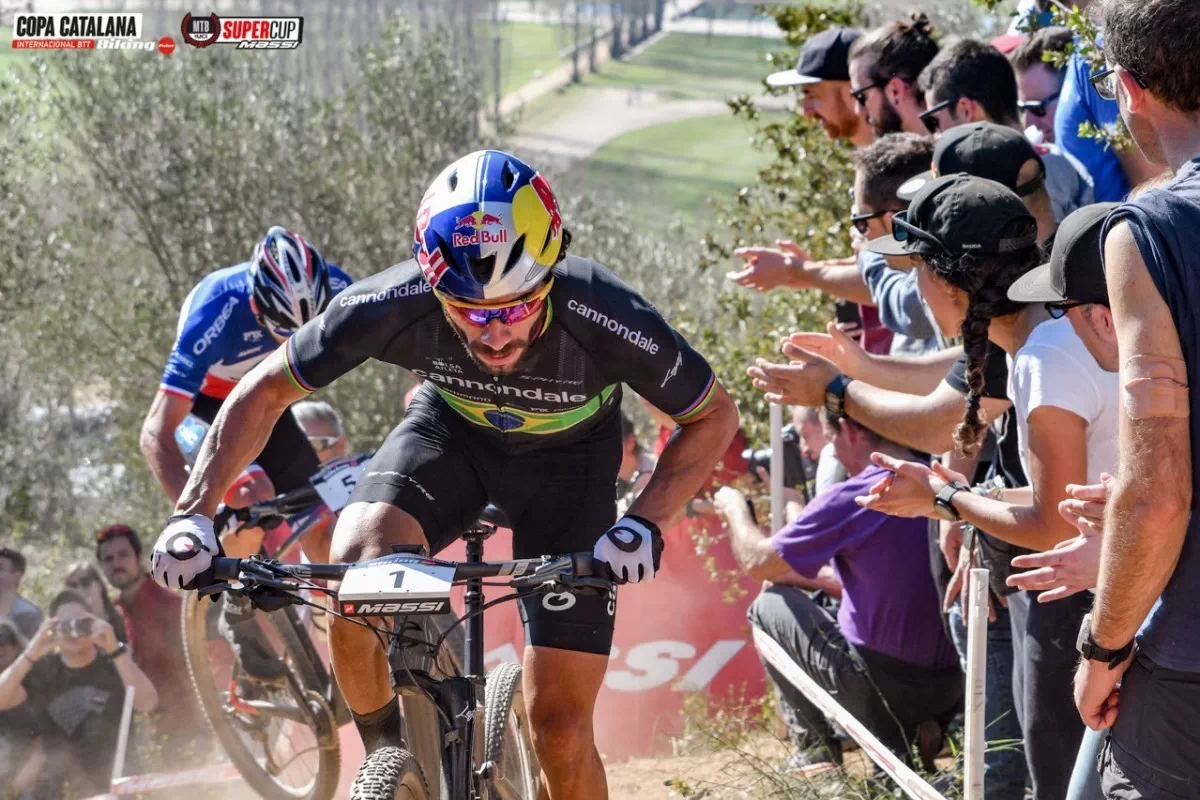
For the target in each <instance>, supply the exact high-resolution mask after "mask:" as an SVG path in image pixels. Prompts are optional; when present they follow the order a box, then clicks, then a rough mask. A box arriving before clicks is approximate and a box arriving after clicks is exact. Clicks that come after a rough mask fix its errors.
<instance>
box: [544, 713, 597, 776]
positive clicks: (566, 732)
mask: <svg viewBox="0 0 1200 800" xmlns="http://www.w3.org/2000/svg"><path fill="white" fill-rule="evenodd" d="M529 727H530V730H531V732H532V733H533V741H534V746H535V747H536V749H537V751H538V755H539V757H540V759H541V762H542V764H543V765H545V764H546V763H547V759H548V758H549V759H550V760H551V761H552V762H553V763H571V762H573V761H575V760H576V759H580V758H584V757H586V756H587V754H588V753H590V752H591V751H592V749H593V748H594V743H593V737H592V721H591V720H590V719H588V718H585V717H584V716H583V715H581V714H579V713H578V711H577V710H576V709H573V708H571V707H569V706H567V705H565V704H562V703H556V704H549V703H545V704H538V703H535V704H531V706H530V708H529Z"/></svg>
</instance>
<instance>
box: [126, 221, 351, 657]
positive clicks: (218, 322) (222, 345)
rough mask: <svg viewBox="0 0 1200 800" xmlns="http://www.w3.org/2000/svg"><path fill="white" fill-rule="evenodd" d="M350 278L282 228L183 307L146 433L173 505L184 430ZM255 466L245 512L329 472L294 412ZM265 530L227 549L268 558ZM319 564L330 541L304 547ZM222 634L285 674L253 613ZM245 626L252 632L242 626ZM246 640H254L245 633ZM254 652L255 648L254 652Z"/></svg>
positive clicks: (239, 502) (245, 486)
mask: <svg viewBox="0 0 1200 800" xmlns="http://www.w3.org/2000/svg"><path fill="white" fill-rule="evenodd" d="M350 282H351V281H350V278H349V276H347V275H346V273H344V272H343V271H342V270H340V269H338V268H337V267H336V266H334V265H332V264H328V263H327V262H326V261H325V259H324V258H322V257H321V254H320V253H319V252H317V249H316V248H315V247H313V246H312V245H311V244H309V243H308V242H306V241H305V240H304V239H302V238H300V237H299V236H297V235H296V234H294V233H290V232H289V231H286V230H284V229H283V228H281V227H279V226H275V227H273V228H271V229H270V230H269V231H267V235H266V237H265V238H264V239H263V240H262V241H261V242H259V243H258V245H257V246H256V247H255V248H254V255H253V256H252V257H251V259H250V261H248V262H246V263H244V264H238V265H236V266H233V267H227V268H225V269H221V270H217V271H216V272H213V273H211V274H209V275H207V276H205V277H204V279H203V280H201V281H200V282H199V283H198V284H196V286H195V288H193V289H192V291H191V292H190V293H189V294H188V296H187V298H186V299H185V300H184V301H183V308H182V310H181V311H180V313H179V325H178V327H177V329H176V333H175V345H174V346H173V347H172V348H171V355H170V356H169V357H168V358H167V365H166V368H165V369H164V370H163V377H162V383H161V384H159V390H158V394H156V395H155V397H154V402H153V403H151V405H150V412H149V413H148V414H147V415H146V420H145V422H144V423H143V425H142V435H141V446H142V453H143V455H145V457H146V462H147V464H149V466H150V470H151V471H152V472H153V473H154V475H155V477H156V478H158V482H159V483H160V484H162V487H163V489H164V490H165V491H166V493H167V495H168V496H169V497H170V498H171V499H172V500H178V499H179V496H180V494H181V493H182V492H183V487H184V484H185V483H186V482H187V480H188V473H187V470H186V468H185V461H184V456H183V454H182V453H181V452H180V450H179V446H178V444H177V443H176V441H175V429H176V428H177V427H178V426H179V424H180V423H181V422H183V420H184V418H185V417H187V415H188V414H189V413H192V414H194V415H196V416H197V417H200V418H201V419H204V420H205V421H207V422H210V423H211V422H212V421H213V419H215V418H216V415H217V412H218V411H219V410H220V408H221V406H222V404H223V403H224V402H225V398H226V397H228V395H229V393H230V391H231V390H232V389H233V387H234V385H236V384H237V382H238V381H239V380H241V378H242V377H243V376H244V375H245V374H246V373H247V372H249V371H250V369H251V368H252V367H253V366H255V365H256V364H258V363H259V362H260V361H262V360H263V359H265V358H266V357H267V356H269V355H270V354H271V353H272V352H273V351H275V349H276V348H278V346H279V344H280V342H283V341H285V340H286V339H287V338H288V337H289V336H291V335H292V334H293V333H294V332H295V331H296V329H297V328H299V327H300V326H301V325H303V324H304V323H305V322H308V321H309V320H310V319H312V318H314V317H316V316H317V315H318V314H320V313H321V312H322V311H323V310H325V307H326V306H327V305H328V304H329V301H330V299H331V298H332V297H333V296H334V295H336V294H337V293H338V292H340V291H341V290H342V289H344V288H346V287H347V286H349V285H350ZM267 433H268V434H269V436H268V437H267V439H266V441H265V443H263V445H265V446H260V450H261V452H260V451H259V450H256V451H255V453H254V456H255V464H254V465H252V466H250V468H249V469H247V470H246V471H245V473H244V474H243V475H242V476H240V477H239V479H238V480H237V481H236V485H235V484H234V482H231V486H230V487H228V488H227V491H228V492H229V495H228V500H227V502H229V503H230V505H232V506H239V507H240V506H245V505H249V504H250V503H252V502H257V501H260V500H266V499H269V498H271V497H273V496H274V494H275V492H276V491H280V492H285V491H290V490H292V489H296V488H298V487H300V486H303V485H305V484H306V483H307V481H308V479H309V477H311V476H312V475H313V473H315V472H316V471H317V470H318V469H320V464H319V462H318V460H317V456H316V454H315V453H314V452H313V448H312V445H311V444H310V443H309V441H308V439H307V438H306V437H305V435H304V433H303V431H301V430H300V427H299V426H298V425H297V424H296V420H295V419H294V418H293V416H292V413H291V411H287V412H285V413H284V414H283V415H282V416H281V417H280V419H279V420H278V422H276V423H275V426H274V429H271V428H268V429H267ZM261 542H262V531H261V530H257V531H245V532H243V533H242V534H239V535H238V537H237V539H236V541H231V540H227V541H225V542H224V546H225V548H226V549H227V550H228V551H229V552H230V553H231V554H234V555H239V556H242V555H250V554H251V553H254V552H256V551H257V550H258V548H259V545H260V544H261ZM304 547H305V548H306V550H307V552H308V554H309V557H310V558H312V559H313V560H314V561H325V560H327V558H328V551H329V542H328V536H326V538H325V541H324V542H309V541H306V542H305V543H304ZM228 611H229V613H227V614H225V615H224V616H223V619H222V632H223V633H225V634H226V637H227V638H229V637H232V639H231V644H233V645H234V647H235V648H236V649H238V650H239V655H240V656H241V661H242V666H243V667H244V668H245V669H246V671H247V672H248V673H249V674H250V675H251V676H252V677H256V678H260V679H269V678H276V677H279V676H280V675H281V674H282V665H281V664H280V663H279V661H278V659H276V658H274V657H273V656H270V655H269V651H268V650H266V649H265V648H263V647H261V646H259V645H260V644H261V642H260V639H259V638H258V637H256V636H255V634H254V631H256V630H257V626H256V625H255V624H254V622H253V610H252V609H249V608H248V607H245V608H242V609H241V613H240V614H238V613H234V611H233V609H232V608H229V609H228ZM239 622H245V623H247V624H245V625H238V623H239ZM243 631H244V633H243ZM245 645H249V648H247V647H246V646H245Z"/></svg>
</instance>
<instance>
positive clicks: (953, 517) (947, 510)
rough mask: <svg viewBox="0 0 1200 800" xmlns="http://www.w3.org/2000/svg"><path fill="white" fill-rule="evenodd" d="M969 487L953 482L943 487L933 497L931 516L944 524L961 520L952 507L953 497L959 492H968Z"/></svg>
mask: <svg viewBox="0 0 1200 800" xmlns="http://www.w3.org/2000/svg"><path fill="white" fill-rule="evenodd" d="M969 491H971V487H970V486H967V485H966V484H965V483H963V482H962V481H954V482H952V483H947V484H946V485H945V486H943V487H942V488H941V489H940V490H939V491H938V493H937V494H936V495H934V497H933V516H934V517H936V518H937V519H940V520H945V521H946V522H958V521H959V520H961V519H962V517H961V516H959V513H958V510H957V509H956V508H955V507H954V495H956V494H958V493H959V492H969Z"/></svg>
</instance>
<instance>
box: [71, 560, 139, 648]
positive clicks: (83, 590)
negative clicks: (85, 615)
mask: <svg viewBox="0 0 1200 800" xmlns="http://www.w3.org/2000/svg"><path fill="white" fill-rule="evenodd" d="M65 585H66V587H67V588H68V589H70V590H72V591H74V592H78V593H79V594H80V596H82V597H83V599H84V600H86V601H87V605H88V611H91V612H92V613H93V614H95V615H96V616H97V617H102V618H103V619H104V621H105V622H107V623H108V624H109V625H112V627H113V633H115V634H116V635H117V641H119V642H128V641H129V637H128V636H127V635H126V634H125V618H124V617H123V616H122V615H121V612H120V611H117V607H116V606H114V605H113V601H112V599H111V598H109V596H108V592H107V591H106V590H105V588H104V579H103V578H102V577H100V571H99V570H97V569H96V567H95V566H93V565H92V563H91V562H90V561H76V562H75V563H74V564H72V565H71V566H69V567H67V580H66V581H65Z"/></svg>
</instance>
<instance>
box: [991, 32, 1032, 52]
mask: <svg viewBox="0 0 1200 800" xmlns="http://www.w3.org/2000/svg"><path fill="white" fill-rule="evenodd" d="M1025 39H1026V34H1024V33H1005V34H1002V35H1000V36H997V37H996V38H995V39H992V41H991V45H992V47H994V48H996V49H997V50H999V51H1000V52H1001V53H1003V54H1004V55H1008V54H1009V53H1011V52H1012V51H1013V50H1016V49H1017V47H1018V46H1019V45H1020V44H1021V42H1023V41H1025Z"/></svg>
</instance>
